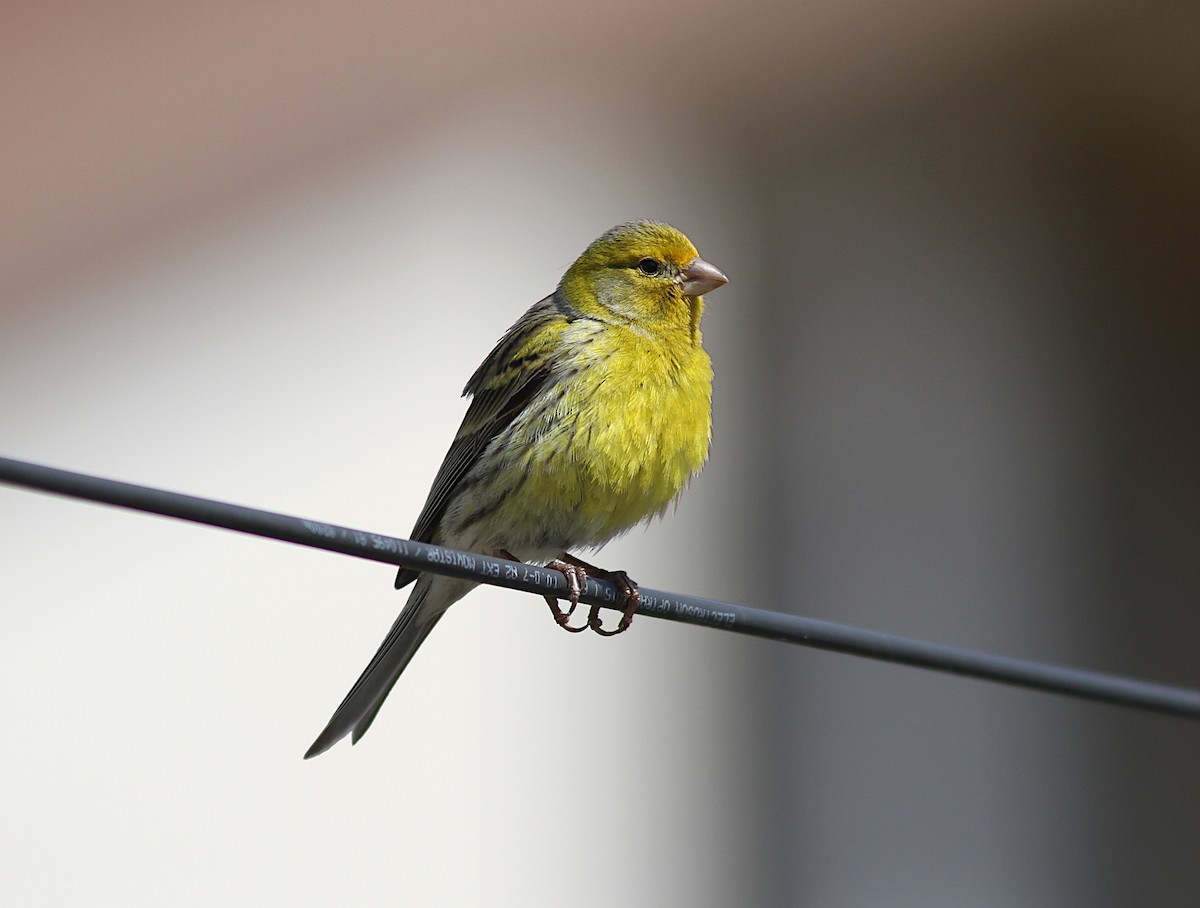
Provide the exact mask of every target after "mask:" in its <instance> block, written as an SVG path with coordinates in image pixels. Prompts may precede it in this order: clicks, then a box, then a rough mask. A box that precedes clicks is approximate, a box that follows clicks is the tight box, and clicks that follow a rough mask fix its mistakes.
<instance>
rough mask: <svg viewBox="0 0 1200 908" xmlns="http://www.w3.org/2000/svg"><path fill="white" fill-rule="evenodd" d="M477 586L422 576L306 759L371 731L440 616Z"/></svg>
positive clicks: (445, 578) (306, 754) (356, 739)
mask: <svg viewBox="0 0 1200 908" xmlns="http://www.w3.org/2000/svg"><path fill="white" fill-rule="evenodd" d="M474 585H475V584H473V583H466V582H464V581H462V580H452V579H451V578H449V577H438V576H435V575H432V574H422V575H421V577H420V578H419V579H418V580H417V583H416V586H414V587H413V591H412V593H411V594H410V595H409V597H408V602H407V603H405V606H404V610H403V611H402V612H400V616H399V617H398V618H397V619H396V622H395V624H393V625H392V629H391V630H390V631H388V635H387V637H386V638H384V641H383V643H382V644H381V645H380V647H379V649H378V651H377V652H376V653H375V656H374V657H373V658H372V659H371V661H370V663H369V664H368V665H367V667H366V669H365V670H364V671H363V673H362V674H361V675H360V676H359V678H358V680H357V681H355V682H354V686H353V687H352V688H350V693H348V694H346V699H344V700H343V701H342V705H341V706H339V707H338V708H337V710H336V711H335V712H334V714H333V717H332V718H331V719H330V720H329V724H328V725H326V726H325V729H324V730H323V731H322V732H321V733H320V734H319V735H317V740H315V741H313V743H312V747H310V748H309V749H308V752H307V753H305V754H304V759H306V760H307V759H309V758H310V757H315V756H317V755H318V754H321V753H324V752H325V751H327V750H328V749H329V748H331V747H332V746H333V745H334V744H336V743H337V742H338V741H340V740H341V739H342V738H344V737H346V735H351V738H350V741H351V743H354V742H357V741H358V739H359V738H361V737H362V736H363V735H364V734H366V732H367V729H368V728H370V727H371V723H372V722H374V721H375V715H376V713H378V712H379V707H381V706H383V701H384V700H386V699H387V695H388V694H389V693H390V692H391V690H392V687H393V685H395V683H396V680H397V679H398V678H399V677H400V673H401V672H403V671H404V669H405V667H406V666H407V665H408V663H409V660H410V659H412V657H413V655H414V654H415V653H416V651H417V649H418V647H420V645H421V644H422V643H424V642H425V638H426V637H428V636H429V632H430V631H431V630H433V628H434V625H436V624H437V623H438V619H439V618H441V617H442V615H443V614H444V613H445V611H446V609H447V608H449V607H450V606H451V605H452V604H453V603H454V602H456V601H458V600H459V599H461V598H462V597H463V596H464V595H466V593H467V591H468V590H470V589H471V587H472V586H474Z"/></svg>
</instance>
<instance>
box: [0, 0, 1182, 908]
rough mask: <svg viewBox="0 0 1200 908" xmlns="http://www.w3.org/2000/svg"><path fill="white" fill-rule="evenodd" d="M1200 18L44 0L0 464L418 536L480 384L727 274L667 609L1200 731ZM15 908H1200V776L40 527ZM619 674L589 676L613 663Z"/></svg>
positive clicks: (12, 828)
mask: <svg viewBox="0 0 1200 908" xmlns="http://www.w3.org/2000/svg"><path fill="white" fill-rule="evenodd" d="M1198 44H1200V15H1198V14H1197V13H1196V12H1195V10H1194V7H1192V6H1188V5H1184V4H1178V5H1169V4H1162V5H1150V6H1144V7H1142V8H1140V9H1139V10H1137V11H1130V10H1120V9H1118V8H1117V7H1116V6H1115V5H1114V6H1099V7H1098V6H1097V5H1095V4H1080V3H1067V2H1058V3H1045V2H1042V3H1037V4H1034V3H1008V4H998V3H996V4H973V5H970V6H969V8H968V7H965V6H963V5H961V4H949V3H934V2H925V3H913V4H904V5H896V4H858V5H849V4H835V3H809V4H799V5H796V4H771V3H759V4H751V5H749V6H747V5H742V6H736V7H735V6H733V5H728V6H726V5H718V4H693V5H683V4H678V5H674V4H651V5H646V4H634V3H626V2H621V3H614V4H609V5H606V6H603V7H582V6H578V7H574V6H563V5H561V4H537V3H531V2H526V3H522V4H518V5H516V6H514V5H511V4H510V5H505V6H503V7H501V6H495V7H493V6H486V5H482V4H480V5H472V4H438V5H434V4H429V5H428V6H424V5H419V4H405V5H400V4H388V3H370V2H356V3H349V4H341V5H336V6H330V5H326V4H294V3H293V4H280V3H274V2H261V3H239V4H232V3H229V4H205V5H200V4H197V5H179V4H176V5H173V6H170V7H162V8H159V7H151V6H150V5H144V4H137V3H117V2H110V3H100V4H87V5H79V4H55V3H42V4H33V3H27V4H9V5H8V6H7V7H6V8H5V10H4V11H3V12H0V122H3V123H4V124H5V125H4V137H5V140H4V142H3V143H2V144H0V386H2V387H3V388H4V389H5V390H4V392H3V393H2V394H0V454H2V455H4V456H12V457H18V458H25V459H30V460H34V461H40V462H44V463H49V464H54V465H59V466H64V467H68V468H73V469H78V470H81V471H84V472H95V473H98V474H101V475H108V476H113V477H116V478H122V479H128V480H131V481H135V482H144V483H147V484H151V485H159V486H163V487H167V488H174V489H178V490H181V491H186V492H191V493H194V494H200V495H210V496H213V497H216V498H221V499H225V500H231V501H236V502H239V503H245V504H250V505H255V506H260V507H265V508H269V509H274V510H279V511H284V512H289V513H295V514H301V515H304V516H313V517H318V518H321V519H326V520H330V521H335V522H338V523H344V524H348V525H352V526H361V527H364V528H368V529H374V530H379V531H383V532H392V533H396V534H399V535H403V534H404V533H406V532H407V530H408V529H409V527H410V525H411V521H412V519H413V516H414V515H415V514H416V512H417V510H418V509H419V507H420V504H421V502H422V501H423V499H424V496H425V493H426V490H427V486H428V482H429V479H430V478H431V477H432V475H433V472H434V471H435V469H436V466H437V464H438V462H439V461H440V458H441V456H442V454H443V452H444V449H445V446H446V444H447V443H448V440H449V438H450V437H451V435H452V433H453V431H454V428H455V426H456V425H457V422H458V420H459V419H460V417H461V413H462V404H461V402H459V401H458V399H457V395H458V390H459V389H460V388H461V386H462V384H463V382H464V381H465V379H466V377H467V376H468V375H469V374H470V371H471V370H472V369H473V368H474V366H475V365H476V364H477V362H478V360H479V359H480V358H481V356H482V355H483V354H484V353H485V352H486V351H487V350H488V349H489V347H490V344H491V343H492V341H494V339H495V338H496V337H497V336H498V335H499V334H500V333H501V332H502V331H503V330H504V329H505V328H506V327H507V326H508V325H509V324H510V323H511V321H512V320H513V319H514V318H515V317H516V315H518V314H519V313H520V312H521V311H522V310H523V309H524V308H525V307H526V306H528V305H529V304H530V303H531V302H532V301H534V300H535V299H537V298H539V297H540V296H541V295H544V294H545V293H546V292H548V291H549V290H550V289H551V288H552V286H553V283H554V281H555V280H556V279H557V277H558V275H559V274H560V273H561V271H562V269H563V268H564V267H565V266H566V265H567V264H568V263H569V262H570V261H571V259H572V258H573V257H574V255H576V254H577V253H578V251H579V250H580V249H581V248H582V247H583V245H584V244H585V243H586V242H587V241H588V240H590V239H591V238H592V237H593V236H594V235H595V234H597V233H598V232H600V231H601V230H603V229H604V228H606V227H608V226H610V225H611V224H613V223H615V222H617V221H620V220H625V219H628V218H630V217H639V216H654V217H661V218H665V219H667V220H670V221H672V222H674V223H676V224H677V225H678V226H680V227H681V228H683V229H684V230H685V231H687V232H688V233H689V234H690V235H691V236H692V238H693V239H694V240H695V241H696V242H697V244H698V245H699V247H700V248H701V250H702V252H703V253H704V254H705V255H706V256H707V257H709V258H710V259H711V260H712V261H714V262H716V263H717V264H718V265H720V266H721V267H722V268H723V269H724V270H725V271H726V272H727V273H728V274H730V276H731V277H732V278H733V282H732V283H731V285H730V286H729V287H727V288H723V289H722V290H721V291H720V293H719V294H714V295H713V296H712V297H711V299H710V306H709V310H708V312H707V314H706V320H705V334H706V340H707V343H708V345H709V347H710V349H711V350H712V352H713V355H714V359H715V361H716V367H717V373H718V380H717V382H718V383H717V388H716V421H717V425H716V433H717V434H716V437H715V439H714V447H713V457H712V462H711V464H710V466H709V468H708V469H707V470H706V472H705V473H704V475H703V476H702V477H701V479H700V480H699V481H698V482H696V483H695V484H694V486H693V488H692V489H691V490H689V493H688V495H687V496H685V498H684V499H683V502H682V504H681V506H680V508H679V510H678V513H676V514H674V515H671V516H669V517H668V518H667V519H665V520H664V521H662V522H658V523H655V524H654V525H653V526H652V527H650V528H649V529H648V530H646V531H645V532H644V533H643V532H642V531H640V530H639V531H635V532H634V533H632V534H631V535H630V536H628V537H626V538H625V539H623V540H620V541H618V542H616V543H614V544H612V545H610V546H608V547H607V548H606V549H605V551H604V554H603V556H602V558H601V560H602V563H606V564H612V565H615V566H620V567H623V568H627V569H628V570H630V572H631V573H632V574H633V575H634V576H636V577H638V578H639V579H641V580H642V581H643V582H645V583H648V584H650V585H652V586H656V587H661V588H666V589H672V588H674V589H680V590H685V591H689V592H695V593H699V594H703V595H709V596H713V597H716V598H725V599H730V600H734V601H738V602H744V603H747V604H751V605H757V606H761V607H766V608H776V609H781V610H789V611H795V612H798V613H803V614H808V615H812V616H815V617H821V618H826V619H830V620H834V621H841V622H846V623H852V624H859V625H863V626H869V627H875V628H879V629H882V630H890V631H894V632H897V633H902V634H910V635H915V636H923V637H927V638H930V639H935V640H940V641H944V642H948V643H957V644H964V645H969V646H976V647H980V648H984V649H991V650H996V651H1002V652H1006V653H1010V654H1014V655H1024V656H1029V657H1034V658H1041V659H1048V660H1053V661H1061V662H1068V663H1072V664H1080V665H1086V666H1089V667H1093V668H1098V669H1106V670H1113V671H1120V672H1124V673H1130V674H1136V675H1140V676H1144V677H1150V678H1154V679H1157V680H1163V681H1170V682H1176V683H1181V684H1188V685H1191V686H1200V670H1198V669H1197V663H1196V660H1195V657H1194V653H1195V641H1196V640H1197V638H1198V637H1200V627H1198V626H1197V625H1198V623H1200V621H1198V619H1197V617H1196V610H1195V604H1196V602H1197V599H1198V597H1200V572H1198V569H1197V565H1198V564H1200V559H1197V558H1196V552H1197V550H1198V548H1200V517H1198V516H1197V515H1200V487H1198V485H1197V482H1196V479H1195V464H1196V463H1197V461H1198V455H1200V410H1198V409H1197V407H1196V406H1195V401H1196V400H1197V397H1198V396H1200V355H1198V354H1200V316H1197V311H1196V300H1197V297H1198V296H1200V294H1198V293H1197V288H1198V287H1200V275H1198V274H1197V270H1198V265H1197V262H1198V261H1200V259H1198V258H1197V256H1196V255H1195V249H1196V247H1197V240H1200V179H1198V177H1197V174H1198V173H1200V166H1198V165H1200V119H1198V118H1197V116H1196V111H1197V110H1200V76H1198V75H1197V70H1196V67H1195V65H1194V49H1195V47H1196V46H1198ZM0 551H2V552H3V555H2V556H0V557H2V558H3V566H2V569H0V703H2V704H3V707H4V712H5V715H6V717H7V720H8V721H7V722H6V723H5V730H4V731H3V732H2V733H0V748H2V749H3V752H4V754H5V759H4V772H3V773H2V774H0V779H2V780H3V781H0V803H2V804H3V805H4V809H3V811H2V812H0V854H3V855H4V857H3V858H2V859H0V889H2V890H3V891H5V892H7V893H9V897H10V898H11V899H12V900H13V901H14V903H20V904H29V905H37V904H46V905H51V904H53V905H61V904H71V903H86V904H101V905H102V904H120V905H130V904H134V905H136V904H162V903H163V902H168V903H172V904H176V903H180V904H201V903H203V904H211V903H212V902H214V901H218V900H221V901H234V902H237V903H241V902H263V903H275V902H282V901H287V902H289V903H292V904H298V905H302V904H310V903H324V904H328V903H335V904H337V903H342V902H350V901H353V902H355V903H358V904H365V905H373V904H396V903H400V904H408V903H413V904H430V905H441V904H447V905H471V904H489V905H498V904H512V905H531V904H536V905H541V904H547V905H550V904H561V903H567V904H579V905H613V904H622V905H624V904H635V905H656V906H658V905H687V906H694V905H714V906H718V905H737V904H744V905H764V906H768V905H785V904H805V905H814V906H869V905H880V906H883V905H887V906H897V905H900V906H907V905H911V906H921V908H928V906H937V905H944V906H956V908H957V906H962V905H972V906H1025V905H1039V906H1040V905H1079V906H1094V905H1112V906H1125V905H1130V904H1138V905H1178V904H1188V903H1190V901H1191V898H1190V896H1194V893H1195V892H1196V891H1198V890H1200V870H1198V869H1197V867H1198V865H1197V864H1196V862H1195V860H1194V856H1195V854H1197V853H1200V821H1198V820H1197V819H1196V818H1197V816H1200V783H1198V782H1197V781H1196V778H1197V777H1196V773H1195V766H1196V765H1197V759H1198V758H1200V733H1198V732H1197V729H1195V728H1192V727H1191V726H1189V725H1188V724H1186V723H1184V722H1182V721H1180V720H1170V719H1162V718H1156V717H1149V716H1140V715H1134V714H1128V713H1124V712H1122V711H1119V710H1116V709H1113V708H1108V707H1101V706H1095V705H1088V704H1078V703H1072V702H1068V701H1065V700H1060V699H1056V698H1051V697H1048V696H1045V695H1041V694H1033V693H1028V692H1021V691H1012V690H1006V689H1000V688H996V687H994V686H990V685H984V684H981V683H979V682H973V681H965V680H962V679H957V678H952V677H940V676H933V675H930V674H927V673H922V672H918V671H915V670H911V669H903V668H897V667H893V666H886V665H876V664H872V663H865V662H863V661H860V660H853V659H850V658H848V657H843V656H836V655H831V654H825V653H817V652H810V651H805V650H797V649H788V648H784V647H782V646H780V645H776V644H770V643H767V642H764V641H754V640H742V639H736V638H733V637H732V635H724V634H717V633H715V632H710V631H703V630H699V629H692V628H682V627H674V626H671V625H668V624H667V623H665V622H653V621H650V620H648V619H644V620H642V621H639V622H638V623H637V625H636V627H635V631H634V633H631V634H629V635H626V636H625V637H622V638H620V639H618V640H613V641H602V640H599V639H586V640H582V639H571V638H568V637H566V635H562V634H561V633H559V632H558V631H557V630H556V629H555V628H553V627H552V625H551V623H550V622H549V621H547V620H546V616H545V614H544V607H539V606H538V605H536V604H533V605H532V606H531V604H530V603H529V602H527V601H525V600H523V599H522V598H521V597H519V596H517V595H516V594H511V593H504V592H498V591H479V592H477V593H475V594H473V595H472V596H471V597H470V598H469V599H467V600H466V601H464V602H463V603H462V604H461V605H459V606H456V608H455V610H454V612H453V613H452V614H451V616H450V617H449V618H448V619H447V621H446V622H444V623H443V628H444V629H439V632H438V636H437V638H436V639H433V640H431V641H430V644H429V645H428V646H427V647H426V649H425V650H423V654H422V656H421V658H420V659H419V660H418V661H417V662H414V665H413V667H412V670H411V671H410V672H409V673H407V674H406V676H405V683H404V684H403V685H402V686H401V687H399V688H397V691H396V693H395V694H394V695H393V697H392V699H391V701H389V704H388V706H387V707H386V708H385V710H384V711H383V713H382V714H381V716H380V720H379V722H378V723H377V724H376V726H375V727H374V728H373V730H372V733H371V736H370V737H368V738H367V739H366V740H365V741H364V742H362V744H360V745H359V746H357V747H355V748H353V749H351V748H349V747H345V746H343V747H340V748H338V749H337V750H335V751H334V752H332V753H330V754H329V755H327V756H325V757H323V758H322V759H320V760H318V761H314V762H309V763H303V762H301V761H300V759H299V756H300V754H301V753H302V751H303V749H304V747H305V746H307V744H308V742H309V741H310V740H311V738H312V736H313V735H314V734H315V733H316V731H317V730H318V729H319V728H320V727H321V725H322V724H323V722H324V721H325V719H326V718H327V715H328V713H329V711H330V710H331V709H332V708H333V707H334V706H335V705H336V703H337V702H338V700H339V698H340V696H341V695H342V693H343V692H344V690H345V688H346V687H347V685H348V684H349V683H350V682H351V681H352V680H353V678H354V677H355V676H356V674H357V671H358V670H359V669H360V668H361V666H362V664H363V663H365V660H366V659H367V658H368V657H369V655H370V654H371V653H372V652H373V650H374V647H375V645H376V644H377V643H378V640H379V638H380V637H381V636H382V634H383V632H384V630H385V629H386V627H387V626H388V625H389V624H390V622H391V620H392V618H393V617H394V614H395V612H396V610H397V609H398V608H399V606H400V604H401V600H400V598H399V597H398V596H397V595H396V594H395V593H394V592H393V591H391V589H390V577H389V576H388V574H387V572H386V571H385V570H383V569H381V568H378V567H372V566H370V565H366V564H359V563H356V562H350V561H349V559H341V558H336V557H334V556H329V555H323V554H319V553H313V552H305V551H299V550H294V549H292V548H291V547H287V546H281V545H278V544H274V543H267V542H263V541H258V540H252V539H248V538H241V537H236V536H233V535H232V534H223V533H218V532H216V531H213V530H208V529H204V528H197V527H190V526H186V525H182V524H175V523H172V522H165V521H161V520H156V519H152V518H149V517H144V516H141V515H136V514H124V513H120V512H116V511H110V510H104V509H100V508H95V507H91V506H87V505H82V504H79V503H75V502H67V501H57V500H53V499H49V498H43V497H38V496H34V495H30V494H28V493H25V492H22V491H16V490H6V489H2V488H0ZM589 636H590V635H589Z"/></svg>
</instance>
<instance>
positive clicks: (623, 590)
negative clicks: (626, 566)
mask: <svg viewBox="0 0 1200 908" xmlns="http://www.w3.org/2000/svg"><path fill="white" fill-rule="evenodd" d="M606 573H607V574H608V577H606V578H605V579H607V580H608V581H610V582H611V583H612V584H614V585H615V586H616V587H617V590H618V591H619V592H618V596H617V602H618V603H619V604H621V605H623V606H624V609H623V611H622V612H621V620H620V621H619V622H617V626H616V627H615V628H613V629H612V630H611V631H607V630H605V629H604V628H603V627H601V626H600V606H598V605H593V606H592V608H591V611H590V612H588V627H590V628H591V629H592V630H593V631H595V632H596V633H597V634H599V635H600V636H601V637H615V636H616V635H617V634H623V633H625V631H627V630H629V625H631V624H633V615H634V612H636V611H637V610H638V606H639V605H641V604H642V597H641V594H640V593H638V585H637V582H636V581H634V580H633V578H631V577H630V576H629V575H628V574H626V573H625V572H624V571H607V572H606Z"/></svg>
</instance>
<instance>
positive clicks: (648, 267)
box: [638, 259, 662, 276]
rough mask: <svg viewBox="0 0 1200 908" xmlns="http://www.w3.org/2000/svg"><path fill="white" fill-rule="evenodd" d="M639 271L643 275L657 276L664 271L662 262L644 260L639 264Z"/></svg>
mask: <svg viewBox="0 0 1200 908" xmlns="http://www.w3.org/2000/svg"><path fill="white" fill-rule="evenodd" d="M638 270H639V271H640V272H642V274H648V275H651V276H653V275H655V274H658V273H659V272H660V271H662V262H660V261H659V260H658V259H642V260H641V261H640V262H638Z"/></svg>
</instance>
